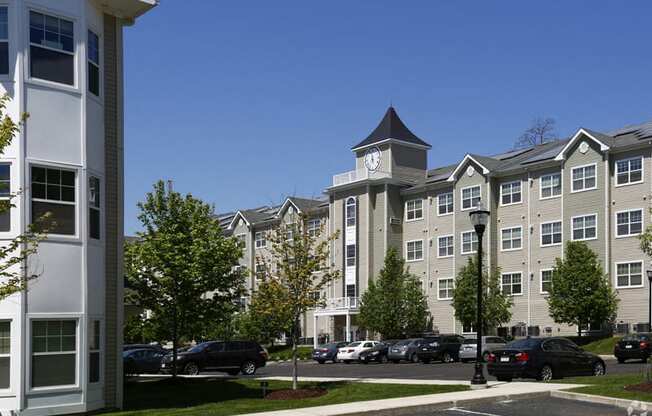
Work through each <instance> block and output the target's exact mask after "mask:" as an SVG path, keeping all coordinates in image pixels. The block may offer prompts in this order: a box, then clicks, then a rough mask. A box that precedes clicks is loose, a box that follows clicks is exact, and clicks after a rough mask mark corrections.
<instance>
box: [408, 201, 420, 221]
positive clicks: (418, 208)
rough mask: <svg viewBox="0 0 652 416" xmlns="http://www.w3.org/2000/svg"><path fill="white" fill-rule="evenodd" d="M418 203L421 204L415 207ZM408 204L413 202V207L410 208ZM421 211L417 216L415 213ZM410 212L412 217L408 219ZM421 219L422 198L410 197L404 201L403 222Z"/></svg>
mask: <svg viewBox="0 0 652 416" xmlns="http://www.w3.org/2000/svg"><path fill="white" fill-rule="evenodd" d="M418 203H420V204H421V207H417V205H418ZM410 204H414V207H413V208H412V209H410ZM419 211H421V215H420V216H418V217H417V213H418V212H419ZM410 212H412V213H414V218H412V219H409V218H408V217H409V215H408V214H409V213H410ZM422 219H423V199H419V198H417V199H410V200H409V201H405V222H414V221H419V220H422Z"/></svg>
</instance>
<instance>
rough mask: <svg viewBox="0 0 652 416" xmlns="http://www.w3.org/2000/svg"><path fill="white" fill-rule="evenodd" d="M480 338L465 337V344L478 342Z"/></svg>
mask: <svg viewBox="0 0 652 416" xmlns="http://www.w3.org/2000/svg"><path fill="white" fill-rule="evenodd" d="M477 343H478V340H477V339H475V338H464V344H477Z"/></svg>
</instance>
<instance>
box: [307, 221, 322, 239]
mask: <svg viewBox="0 0 652 416" xmlns="http://www.w3.org/2000/svg"><path fill="white" fill-rule="evenodd" d="M320 230H321V221H319V219H314V220H308V235H309V236H310V237H313V238H315V237H318V236H319V232H320Z"/></svg>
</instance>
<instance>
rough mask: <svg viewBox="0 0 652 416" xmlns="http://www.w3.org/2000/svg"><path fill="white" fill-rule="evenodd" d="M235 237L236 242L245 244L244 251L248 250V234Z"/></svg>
mask: <svg viewBox="0 0 652 416" xmlns="http://www.w3.org/2000/svg"><path fill="white" fill-rule="evenodd" d="M234 237H235V239H236V240H238V242H240V243H242V244H243V247H242V248H243V249H246V248H247V234H246V233H240V234H236V235H235V236H234Z"/></svg>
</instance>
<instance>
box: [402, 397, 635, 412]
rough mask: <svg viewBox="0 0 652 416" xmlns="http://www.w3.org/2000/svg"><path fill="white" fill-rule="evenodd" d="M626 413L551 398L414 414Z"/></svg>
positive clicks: (598, 405)
mask: <svg viewBox="0 0 652 416" xmlns="http://www.w3.org/2000/svg"><path fill="white" fill-rule="evenodd" d="M522 415H527V416H587V415H591V416H626V415H627V410H625V409H620V408H617V407H612V406H605V405H601V404H593V403H583V402H577V401H573V400H565V399H556V398H551V397H542V398H529V399H520V400H509V401H505V402H498V403H478V404H473V405H470V406H464V407H460V408H451V409H446V410H439V411H430V412H424V413H415V414H414V416H522Z"/></svg>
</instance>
